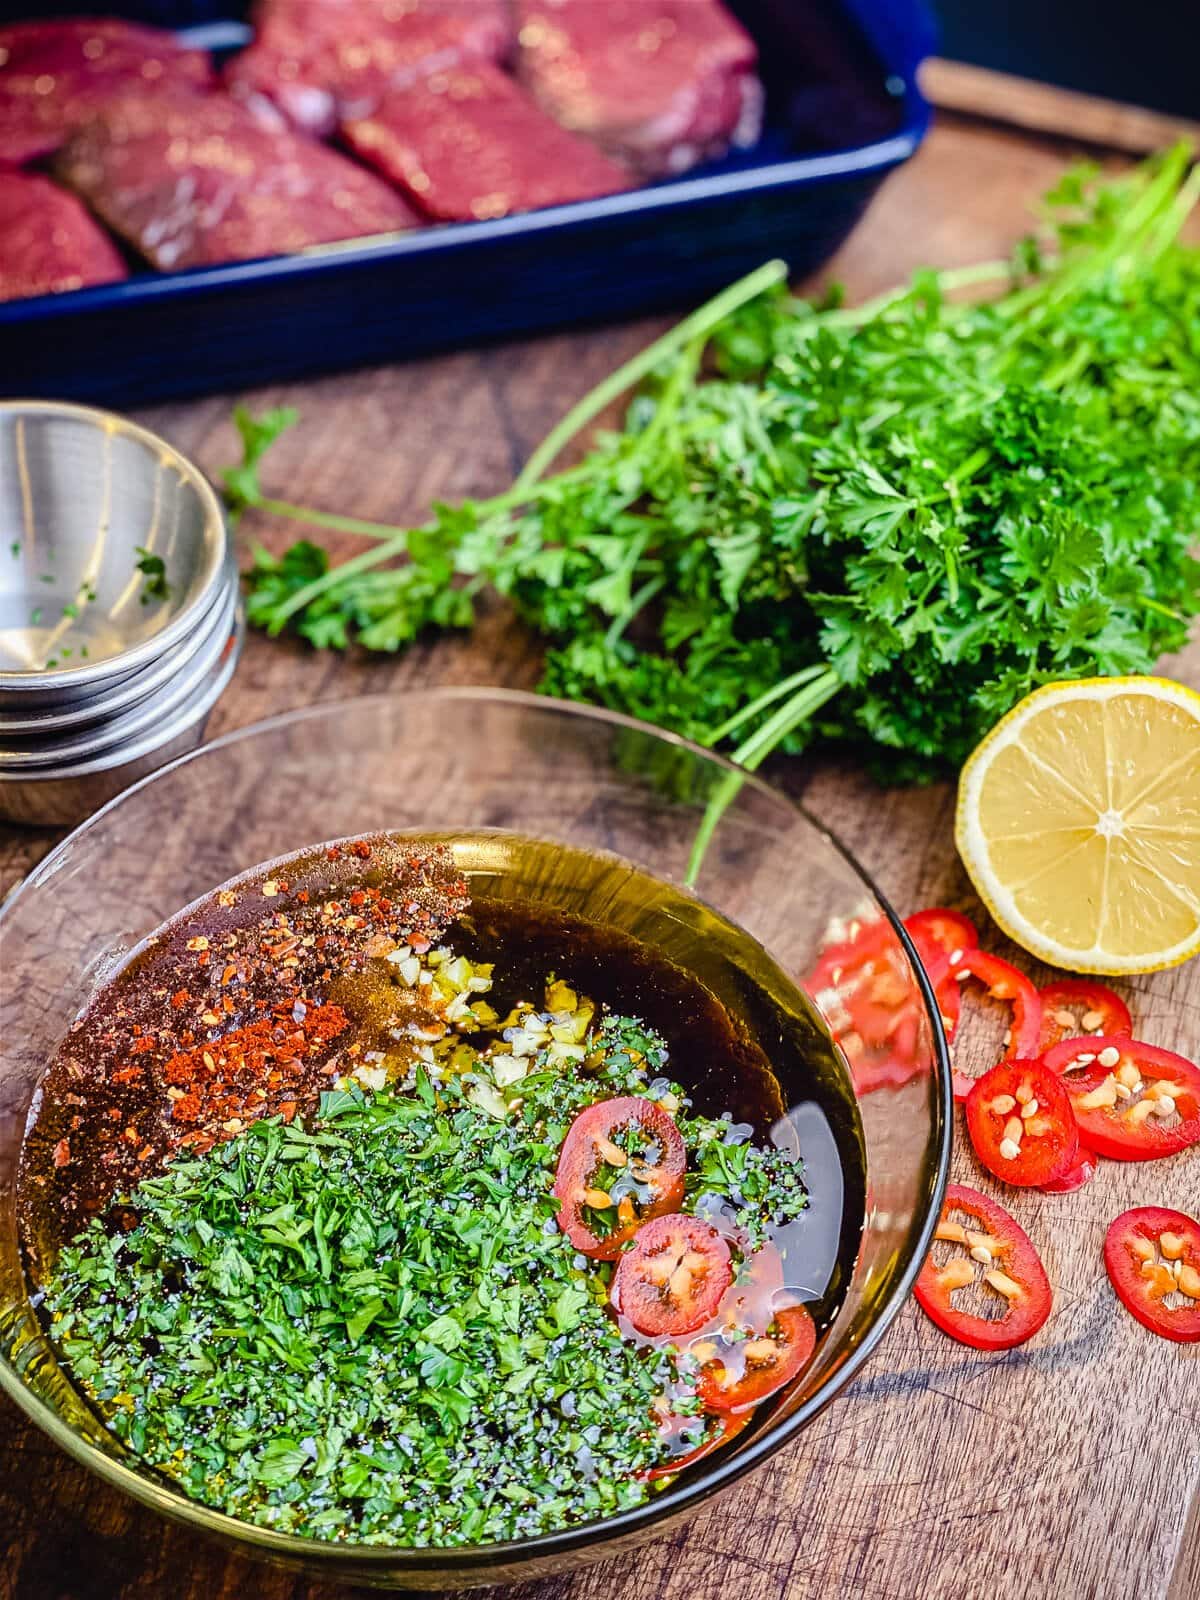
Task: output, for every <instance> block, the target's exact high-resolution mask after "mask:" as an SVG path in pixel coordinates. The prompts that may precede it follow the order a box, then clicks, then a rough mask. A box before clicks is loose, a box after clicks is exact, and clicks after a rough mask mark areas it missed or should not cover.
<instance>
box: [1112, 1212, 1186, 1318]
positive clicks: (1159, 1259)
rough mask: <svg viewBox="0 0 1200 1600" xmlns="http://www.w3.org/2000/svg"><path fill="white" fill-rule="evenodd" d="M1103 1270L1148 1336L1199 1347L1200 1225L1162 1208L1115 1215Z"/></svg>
mask: <svg viewBox="0 0 1200 1600" xmlns="http://www.w3.org/2000/svg"><path fill="white" fill-rule="evenodd" d="M1104 1265H1105V1266H1106V1267H1107V1269H1108V1276H1109V1278H1110V1280H1111V1281H1112V1286H1113V1288H1114V1289H1115V1290H1116V1291H1117V1297H1118V1298H1119V1300H1120V1301H1121V1304H1122V1305H1123V1306H1124V1307H1125V1309H1126V1311H1128V1312H1129V1314H1130V1316H1133V1317H1136V1318H1137V1320H1138V1321H1139V1322H1140V1323H1141V1324H1142V1325H1143V1326H1144V1327H1147V1328H1149V1329H1150V1331H1151V1333H1157V1334H1158V1336H1159V1337H1160V1338H1162V1339H1173V1340H1174V1341H1175V1342H1176V1343H1177V1344H1200V1223H1197V1222H1195V1221H1194V1220H1193V1219H1192V1218H1191V1217H1189V1216H1187V1215H1186V1214H1185V1213H1184V1212H1182V1211H1170V1210H1168V1209H1167V1208H1166V1207H1165V1206H1139V1207H1138V1208H1137V1209H1136V1210H1134V1211H1126V1212H1125V1213H1124V1215H1122V1216H1119V1217H1118V1218H1117V1220H1116V1221H1115V1222H1114V1223H1113V1224H1112V1226H1111V1227H1110V1228H1109V1230H1108V1236H1107V1238H1106V1239H1105V1241H1104Z"/></svg>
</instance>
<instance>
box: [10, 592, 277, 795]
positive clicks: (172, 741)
mask: <svg viewBox="0 0 1200 1600" xmlns="http://www.w3.org/2000/svg"><path fill="white" fill-rule="evenodd" d="M245 632H246V619H245V614H244V612H243V610H242V607H241V604H240V603H239V604H238V605H237V608H236V610H235V613H234V617H233V627H232V629H231V631H230V632H229V634H228V636H227V637H226V639H225V641H224V643H223V645H222V647H221V650H220V652H219V654H218V656H217V659H216V661H215V662H214V663H213V664H212V665H211V666H210V668H209V669H208V671H207V672H206V673H205V675H204V677H203V678H202V679H201V680H200V681H199V682H198V683H197V684H196V685H195V687H194V688H193V690H192V692H191V693H190V694H189V695H188V697H187V699H186V700H185V701H184V702H183V704H182V705H179V706H177V707H176V709H175V711H174V712H172V713H169V714H168V715H167V716H166V717H165V718H161V719H157V720H156V721H155V723H154V725H153V726H152V727H151V728H150V729H149V730H148V731H147V732H145V733H143V734H142V736H141V737H140V738H139V739H134V740H130V741H129V742H127V743H124V744H121V745H119V746H118V747H117V748H116V749H109V750H106V751H104V752H102V753H101V754H99V755H97V756H95V757H93V758H92V759H90V760H86V761H79V762H76V763H73V764H72V763H67V764H64V765H63V766H60V767H50V768H36V769H31V770H29V771H19V772H18V771H12V770H10V769H6V768H4V767H0V819H3V820H4V821H7V822H19V823H26V824H29V823H32V824H36V825H38V826H45V827H69V826H72V825H74V824H75V823H77V822H81V821H82V820H83V818H84V817H87V816H90V815H91V814H92V812H93V811H96V810H98V809H99V807H100V806H102V805H103V804H104V803H105V802H106V801H108V800H111V799H112V798H113V796H114V795H118V794H120V793H121V791H122V790H123V789H127V788H128V787H129V786H130V784H132V783H136V782H137V780H138V779H139V778H144V777H146V776H147V775H148V774H149V773H151V772H154V771H156V770H157V768H159V767H162V766H165V765H166V763H167V762H168V761H173V760H174V759H175V757H176V756H180V755H184V754H186V752H187V751H189V750H193V749H195V747H196V746H197V745H198V744H199V743H200V741H201V740H202V739H203V737H204V726H205V723H206V722H207V721H208V717H209V713H210V712H211V711H212V708H213V707H214V706H215V705H216V703H217V701H218V700H219V699H220V697H221V695H222V694H223V693H224V690H225V687H226V685H227V684H228V682H229V680H230V678H232V676H233V673H234V669H235V667H236V666H237V663H238V657H239V656H240V654H241V650H242V641H243V639H244V637H245Z"/></svg>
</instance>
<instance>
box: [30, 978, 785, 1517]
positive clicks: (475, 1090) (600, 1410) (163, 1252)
mask: <svg viewBox="0 0 1200 1600" xmlns="http://www.w3.org/2000/svg"><path fill="white" fill-rule="evenodd" d="M423 966H425V967H428V968H429V969H430V970H432V971H434V972H435V973H439V972H440V973H442V974H443V976H442V977H441V979H440V981H441V982H442V984H443V986H445V989H446V993H447V994H450V993H451V992H452V989H451V987H450V977H449V974H450V973H451V972H453V979H454V988H455V990H456V991H457V992H459V993H462V994H463V995H464V996H466V997H467V999H470V998H471V997H472V996H473V995H475V994H480V993H483V992H485V991H486V989H487V987H488V985H487V983H486V982H485V981H484V979H482V978H481V977H480V976H479V974H480V973H481V972H487V971H488V970H489V969H483V968H478V967H476V968H474V969H471V968H470V967H469V964H466V963H461V958H459V961H458V962H456V963H455V964H454V966H453V967H451V963H450V958H449V953H448V952H442V951H434V952H431V953H430V955H429V957H427V958H426V960H425V962H424V963H423ZM405 976H406V979H407V978H412V979H413V981H416V976H417V975H415V974H412V973H406V975H405ZM472 979H473V980H474V981H473V982H472ZM449 1006H450V1009H451V1011H452V1012H453V1013H454V1016H455V1019H456V1021H455V1027H454V1029H453V1031H451V1032H449V1033H448V1034H447V1036H446V1038H445V1039H444V1040H442V1041H440V1042H438V1043H437V1044H436V1045H435V1046H432V1047H431V1048H430V1050H429V1051H428V1052H427V1054H428V1056H429V1057H431V1058H432V1059H424V1060H421V1061H419V1062H418V1064H417V1065H416V1066H415V1067H414V1068H412V1069H411V1070H410V1071H409V1072H408V1074H407V1076H406V1077H405V1078H404V1079H403V1081H401V1082H399V1083H398V1084H397V1083H394V1082H392V1083H389V1085H388V1086H385V1087H380V1086H379V1085H378V1084H374V1083H373V1084H371V1086H370V1087H372V1088H374V1089H375V1090H376V1092H374V1093H371V1092H367V1089H366V1088H364V1086H363V1083H362V1081H361V1079H360V1081H357V1082H356V1081H353V1079H346V1080H343V1086H342V1087H340V1088H335V1089H333V1090H331V1091H329V1092H328V1093H326V1094H324V1095H323V1096H322V1097H321V1103H320V1109H319V1113H318V1114H317V1115H316V1116H315V1117H314V1118H312V1119H311V1120H310V1121H309V1123H308V1124H307V1125H304V1124H301V1123H300V1122H299V1121H297V1122H294V1123H292V1124H290V1125H288V1124H285V1123H283V1122H281V1121H279V1120H278V1119H273V1120H269V1121H262V1122H259V1123H257V1124H255V1125H253V1126H252V1127H250V1128H248V1129H247V1130H246V1131H245V1132H244V1133H242V1134H240V1135H238V1136H237V1137H235V1138H232V1139H230V1140H229V1141H228V1142H226V1143H223V1144H220V1145H217V1146H216V1147H215V1148H214V1149H212V1150H211V1151H210V1152H209V1153H207V1154H206V1155H203V1156H200V1157H196V1158H193V1159H189V1160H180V1161H176V1162H175V1163H174V1164H172V1165H171V1166H169V1167H168V1168H167V1169H166V1171H165V1172H163V1173H162V1175H161V1176H158V1177H155V1178H151V1179H145V1180H143V1181H142V1182H141V1183H140V1184H139V1185H138V1187H137V1188H136V1190H135V1191H134V1192H133V1194H132V1195H131V1196H129V1200H130V1203H131V1204H132V1205H133V1206H134V1207H135V1209H136V1212H137V1215H138V1218H139V1220H138V1223H137V1226H136V1227H135V1228H134V1229H133V1230H132V1231H131V1232H129V1233H121V1232H115V1233H114V1232H110V1231H109V1230H108V1229H106V1227H105V1226H104V1224H103V1223H102V1222H101V1221H99V1220H97V1221H95V1222H93V1223H92V1224H91V1225H90V1226H89V1227H88V1228H87V1230H86V1231H85V1232H84V1233H83V1234H82V1235H80V1237H79V1238H78V1239H77V1240H76V1241H75V1242H74V1243H73V1244H71V1245H70V1246H69V1247H67V1248H66V1249H65V1250H64V1251H63V1252H62V1253H61V1254H60V1256H59V1259H58V1262H57V1264H56V1267H55V1271H54V1275H53V1277H52V1279H51V1281H50V1282H49V1284H48V1285H47V1292H46V1306H47V1310H48V1311H49V1314H50V1317H51V1325H52V1329H53V1333H54V1337H55V1339H56V1341H57V1343H58V1345H59V1347H60V1349H61V1350H62V1352H63V1354H64V1355H65V1357H66V1358H67V1360H68V1362H69V1363H70V1367H71V1370H72V1372H73V1373H74V1375H75V1377H76V1379H77V1380H79V1381H80V1382H81V1384H82V1385H83V1387H84V1388H85V1389H86V1390H87V1391H88V1393H90V1394H91V1395H92V1396H93V1397H94V1398H95V1400H96V1401H97V1403H98V1404H99V1406H100V1408H101V1410H102V1411H103V1412H104V1414H105V1416H106V1417H107V1418H108V1419H109V1422H110V1426H111V1427H112V1428H113V1430H114V1431H115V1432H116V1433H117V1434H118V1435H119V1436H120V1437H121V1438H122V1439H124V1440H126V1441H127V1442H128V1443H129V1445H130V1446H131V1448H132V1449H133V1450H135V1451H136V1452H137V1453H138V1454H139V1455H140V1456H141V1457H143V1459H144V1460H145V1461H146V1462H147V1463H148V1464H150V1465H151V1466H153V1467H156V1468H157V1469H159V1470H160V1471H162V1472H164V1473H167V1474H169V1475H170V1476H171V1477H172V1478H174V1479H176V1480H177V1481H178V1482H179V1483H180V1485H181V1486H182V1487H183V1488H184V1489H185V1490H186V1492H187V1493H188V1494H189V1495H191V1496H192V1497H193V1498H195V1499H197V1500H200V1501H203V1502H205V1503H207V1504H209V1505H212V1506H216V1507H219V1508H220V1509H222V1510H224V1511H227V1512H230V1513H231V1514H233V1515H234V1516H237V1517H241V1518H243V1519H246V1520H249V1521H252V1522H255V1523H258V1524H260V1525H262V1526H266V1527H271V1528H275V1529H279V1530H283V1531H287V1532H291V1533H299V1534H307V1535H312V1536H315V1537H318V1538H328V1539H346V1538H352V1539H356V1540H362V1541H366V1542H374V1543H381V1544H384V1543H386V1544H401V1545H450V1544H462V1543H467V1542H488V1541H492V1540H502V1539H512V1538H519V1537H522V1536H528V1535H534V1534H539V1533H544V1532H547V1531H550V1530H552V1529H555V1528H560V1527H563V1526H566V1525H569V1524H572V1523H576V1522H580V1521H585V1520H591V1519H594V1518H597V1517H603V1516H606V1515H610V1514H612V1513H614V1512H617V1511H619V1510H621V1509H624V1508H627V1507H630V1506H633V1505H636V1504H639V1503H640V1502H642V1501H644V1500H645V1499H647V1498H648V1497H649V1496H650V1495H651V1494H652V1493H653V1492H654V1487H655V1486H654V1484H653V1483H650V1482H647V1481H645V1480H644V1479H642V1478H639V1476H638V1474H639V1473H643V1472H644V1471H645V1470H646V1469H648V1468H651V1467H654V1466H656V1465H657V1466H661V1465H662V1464H663V1463H664V1462H665V1461H667V1460H668V1459H669V1455H670V1451H669V1450H668V1448H667V1446H666V1445H665V1443H664V1439H663V1435H662V1433H661V1432H660V1431H659V1429H658V1428H657V1427H656V1426H655V1425H654V1422H653V1411H652V1407H653V1406H654V1403H655V1401H656V1400H659V1399H660V1397H662V1396H663V1395H664V1394H666V1393H669V1394H670V1395H671V1409H672V1411H673V1412H675V1413H676V1414H678V1415H687V1414H688V1413H689V1412H695V1411H698V1410H699V1405H698V1402H697V1401H696V1400H695V1398H694V1395H692V1394H691V1393H690V1391H689V1387H688V1384H687V1382H686V1381H682V1380H681V1378H680V1375H679V1371H678V1369H677V1366H676V1362H675V1360H674V1355H673V1352H672V1350H671V1348H670V1347H669V1346H668V1347H666V1348H643V1347H639V1345H638V1344H636V1343H634V1342H632V1341H630V1340H627V1339H626V1338H624V1337H623V1336H622V1334H621V1332H620V1331H619V1329H618V1326H617V1324H616V1322H615V1321H614V1319H613V1318H612V1316H611V1314H610V1313H609V1311H608V1309H607V1304H606V1301H607V1294H608V1282H609V1277H610V1273H611V1268H610V1267H609V1266H607V1265H604V1264H602V1263H599V1262H595V1261H591V1260H588V1259H587V1258H585V1257H584V1256H581V1255H578V1254H576V1253H575V1251H574V1249H573V1247H572V1246H571V1244H570V1242H569V1241H568V1240H567V1238H566V1237H565V1236H564V1235H563V1234H562V1233H561V1232H560V1231H559V1228H558V1226H557V1224H556V1222H555V1220H554V1219H555V1215H556V1212H557V1210H558V1201H557V1200H556V1198H555V1197H554V1195H553V1193H552V1192H551V1191H552V1185H553V1182H554V1172H555V1165H556V1162H557V1159H558V1154H559V1150H560V1147H561V1145H562V1141H563V1138H564V1136H565V1133H566V1131H567V1128H568V1126H569V1125H570V1123H571V1121H572V1119H573V1118H574V1116H575V1115H576V1113H577V1112H578V1111H579V1110H580V1109H581V1108H583V1107H584V1106H586V1105H589V1104H591V1103H593V1102H594V1101H596V1100H600V1099H605V1098H608V1097H610V1096H613V1095H620V1094H642V1095H648V1096H650V1097H652V1098H654V1099H656V1100H658V1101H659V1102H660V1103H661V1104H663V1105H664V1107H666V1108H667V1109H669V1110H670V1111H671V1112H672V1114H673V1115H677V1116H678V1117H679V1125H680V1129H681V1132H682V1133H683V1134H684V1137H685V1140H686V1142H687V1145H688V1152H689V1174H690V1181H689V1188H688V1198H687V1201H686V1207H687V1209H688V1210H689V1211H693V1210H694V1211H697V1212H700V1213H704V1212H705V1211H707V1210H709V1209H711V1208H712V1207H714V1206H717V1205H721V1204H724V1205H725V1206H726V1207H727V1208H728V1210H730V1211H732V1212H734V1213H736V1216H737V1218H738V1220H739V1221H740V1222H741V1223H742V1224H743V1225H744V1226H745V1228H746V1230H747V1235H748V1238H749V1240H750V1241H752V1242H754V1243H757V1241H758V1240H760V1239H761V1238H762V1237H764V1236H765V1232H766V1229H767V1226H768V1225H769V1224H770V1223H779V1222H783V1221H786V1220H789V1219H790V1218H793V1217H795V1216H797V1215H798V1214H799V1213H800V1212H801V1211H802V1210H803V1209H804V1207H805V1205H806V1203H807V1202H806V1196H805V1192H804V1187H803V1171H802V1168H801V1167H800V1165H799V1164H798V1163H797V1162H795V1161H793V1160H791V1159H790V1158H789V1157H787V1156H786V1155H784V1154H782V1153H781V1152H777V1151H772V1152H763V1151H758V1150H755V1149H753V1148H752V1147H751V1146H749V1145H748V1144H747V1143H746V1142H745V1139H744V1130H742V1129H740V1128H737V1127H736V1126H733V1125H731V1124H730V1123H729V1121H728V1120H727V1119H725V1120H711V1119H705V1118H700V1117H693V1116H691V1115H689V1114H688V1109H687V1103H686V1099H685V1097H684V1094H683V1091H682V1089H681V1088H680V1087H679V1086H678V1085H677V1084H674V1083H672V1082H671V1081H670V1080H669V1079H668V1078H667V1077H666V1076H665V1075H664V1073H665V1069H666V1066H667V1051H666V1047H665V1045H664V1043H663V1041H662V1040H661V1039H659V1038H658V1037H657V1036H656V1035H654V1034H653V1033H651V1032H649V1031H648V1030H647V1029H645V1028H644V1027H643V1026H642V1025H641V1024H640V1023H639V1022H637V1021H636V1020H635V1019H632V1018H627V1017H613V1016H609V1017H606V1018H604V1019H603V1020H600V1021H597V1020H595V1015H594V1013H595V1008H594V1007H593V1005H592V1003H591V1002H590V1001H588V1000H586V999H582V998H580V997H578V996H576V995H575V993H574V992H573V991H572V990H570V989H569V988H568V987H567V986H566V985H565V984H562V983H557V984H556V983H554V982H551V983H550V984H549V985H548V986H547V993H546V1009H545V1010H544V1011H542V1012H538V1013H535V1012H534V1011H533V1008H532V1006H523V1007H521V1008H519V1010H518V1012H517V1013H514V1014H513V1015H511V1016H510V1017H508V1018H505V1019H500V1018H498V1017H496V1016H495V1013H492V1012H490V1010H489V1009H488V1007H487V1005H486V1002H478V1001H477V1002H476V1003H475V1004H474V1006H473V1007H472V1008H471V1009H469V1010H468V1008H467V1004H466V1000H464V1001H462V1002H458V1001H456V1000H454V999H451V1000H450V1001H449ZM485 1029H486V1039H485V1038H484V1032H483V1030H485ZM489 1041H490V1042H489ZM367 1070H368V1071H373V1070H378V1069H373V1068H372V1069H367Z"/></svg>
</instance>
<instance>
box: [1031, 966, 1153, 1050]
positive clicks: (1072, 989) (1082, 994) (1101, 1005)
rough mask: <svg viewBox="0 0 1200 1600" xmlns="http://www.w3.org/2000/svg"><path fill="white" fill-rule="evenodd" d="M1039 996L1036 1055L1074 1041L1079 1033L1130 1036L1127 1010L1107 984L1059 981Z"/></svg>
mask: <svg viewBox="0 0 1200 1600" xmlns="http://www.w3.org/2000/svg"><path fill="white" fill-rule="evenodd" d="M1038 995H1039V997H1040V999H1041V1002H1042V1033H1041V1038H1040V1040H1039V1041H1038V1050H1039V1053H1041V1052H1043V1051H1046V1050H1049V1049H1050V1047H1051V1045H1056V1044H1057V1043H1058V1041H1059V1040H1060V1039H1073V1038H1075V1037H1076V1036H1077V1035H1079V1034H1082V1033H1102V1034H1105V1035H1108V1034H1114V1033H1116V1034H1128V1033H1132V1032H1133V1020H1132V1018H1131V1017H1130V1015H1129V1007H1128V1006H1127V1005H1126V1004H1125V1002H1124V1000H1122V999H1121V996H1120V995H1119V994H1114V993H1113V991H1112V990H1111V989H1110V988H1109V987H1108V985H1107V984H1104V983H1094V982H1093V981H1092V979H1091V978H1059V979H1058V980H1057V981H1056V982H1055V983H1048V984H1046V986H1045V988H1043V989H1039V990H1038Z"/></svg>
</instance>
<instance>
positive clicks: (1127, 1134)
mask: <svg viewBox="0 0 1200 1600" xmlns="http://www.w3.org/2000/svg"><path fill="white" fill-rule="evenodd" d="M1042 1064H1043V1066H1045V1067H1046V1068H1048V1069H1049V1071H1051V1072H1053V1073H1056V1074H1059V1075H1061V1079H1062V1082H1063V1084H1064V1086H1065V1087H1066V1091H1067V1093H1068V1094H1069V1095H1070V1097H1071V1105H1072V1107H1073V1108H1074V1111H1075V1118H1076V1121H1077V1122H1078V1123H1079V1137H1080V1139H1081V1140H1082V1141H1083V1143H1084V1144H1085V1145H1086V1146H1087V1148H1088V1149H1089V1150H1091V1151H1093V1152H1094V1153H1095V1154H1096V1155H1098V1156H1107V1157H1108V1159H1109V1160H1110V1161H1154V1160H1156V1159H1158V1158H1159V1157H1160V1156H1173V1155H1178V1153H1179V1152H1180V1151H1181V1150H1187V1149H1189V1148H1190V1147H1191V1146H1192V1145H1194V1144H1200V1067H1198V1066H1196V1065H1195V1063H1194V1062H1191V1061H1189V1060H1188V1059H1187V1058H1186V1057H1185V1056H1180V1055H1176V1054H1175V1052H1174V1051H1173V1050H1160V1049H1159V1048H1158V1047H1157V1046H1156V1045H1152V1044H1143V1043H1142V1042H1141V1041H1140V1040H1139V1039H1129V1038H1121V1037H1115V1038H1106V1037H1104V1036H1101V1037H1099V1038H1093V1037H1092V1036H1090V1035H1088V1036H1087V1037H1085V1038H1082V1039H1063V1040H1062V1041H1061V1042H1060V1043H1059V1044H1056V1045H1054V1046H1052V1047H1051V1048H1050V1049H1049V1050H1047V1051H1046V1054H1045V1055H1044V1056H1043V1057H1042Z"/></svg>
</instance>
